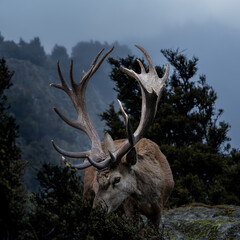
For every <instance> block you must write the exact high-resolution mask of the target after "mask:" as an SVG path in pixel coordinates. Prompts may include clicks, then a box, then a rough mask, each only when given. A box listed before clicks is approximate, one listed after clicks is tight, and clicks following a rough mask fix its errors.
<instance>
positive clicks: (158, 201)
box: [84, 138, 174, 225]
mask: <svg viewBox="0 0 240 240" xmlns="http://www.w3.org/2000/svg"><path fill="white" fill-rule="evenodd" d="M123 142H124V140H117V141H114V144H115V147H116V149H117V148H119V146H120V145H121V144H122V143H123ZM103 149H104V148H103ZM135 149H136V152H137V154H138V160H137V163H136V164H135V165H132V166H130V165H129V164H128V163H127V162H126V155H125V156H124V157H123V158H122V160H121V162H120V164H119V165H118V166H117V167H116V168H115V169H107V170H105V171H103V172H100V173H98V172H97V170H96V169H95V168H94V167H89V168H87V169H85V170H84V176H85V177H84V195H85V196H93V197H94V198H95V199H94V203H95V204H96V205H99V204H100V205H102V204H101V201H102V200H103V199H104V203H106V205H108V206H109V205H111V203H110V202H111V201H110V200H106V199H111V197H112V196H111V194H113V195H114V194H116V193H115V192H117V191H118V190H116V187H115V188H114V186H112V177H113V176H120V177H121V179H122V180H121V181H122V183H121V184H123V186H121V190H119V193H118V195H116V196H119V197H120V196H121V195H124V196H125V195H126V197H122V198H125V199H123V200H122V202H121V203H123V207H124V210H125V213H126V214H127V215H128V216H130V215H133V214H134V212H135V211H136V210H139V211H140V212H141V213H142V214H143V215H145V216H146V217H147V218H148V219H149V220H150V221H151V222H153V223H154V224H157V225H158V224H159V223H160V219H161V211H162V209H163V206H164V204H165V203H166V202H167V200H168V198H169V196H170V194H171V192H172V189H173V187H174V181H173V176H172V172H171V169H170V166H169V164H168V161H167V159H166V157H165V156H164V155H163V153H162V152H161V151H160V149H159V147H158V145H157V144H155V143H154V142H152V141H151V140H149V139H146V138H143V139H141V140H140V141H139V142H138V143H137V144H136V145H135ZM124 181H125V182H126V184H125V185H124V183H125V182H124ZM125 186H126V188H127V190H126V193H125ZM113 192H114V193H113ZM105 195H108V196H107V197H105ZM114 196H115V195H114ZM113 199H116V197H114V198H113ZM108 201H109V202H108ZM112 201H113V200H112ZM114 201H115V200H114ZM119 201H121V200H119ZM116 204H117V205H118V204H119V203H116ZM117 205H116V206H117Z"/></svg>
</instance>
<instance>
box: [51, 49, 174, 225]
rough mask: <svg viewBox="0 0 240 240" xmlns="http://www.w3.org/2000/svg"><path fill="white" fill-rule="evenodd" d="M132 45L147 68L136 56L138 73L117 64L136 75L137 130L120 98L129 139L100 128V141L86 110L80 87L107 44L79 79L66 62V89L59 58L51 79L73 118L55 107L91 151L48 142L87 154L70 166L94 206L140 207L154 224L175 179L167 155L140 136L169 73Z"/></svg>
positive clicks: (69, 154) (130, 210)
mask: <svg viewBox="0 0 240 240" xmlns="http://www.w3.org/2000/svg"><path fill="white" fill-rule="evenodd" d="M136 47H137V48H139V49H140V50H141V51H142V52H143V54H144V55H145V57H146V59H147V61H148V63H149V71H148V72H146V70H145V68H144V66H143V64H142V63H141V61H139V60H138V63H139V65H140V68H141V73H140V74H137V73H135V72H134V71H133V70H129V69H126V68H123V67H121V70H122V71H123V72H124V73H125V74H127V75H129V76H132V77H133V78H135V79H136V80H137V81H138V83H139V85H140V87H141V94H142V112H141V119H140V123H139V126H138V128H137V129H136V131H135V132H133V130H132V127H131V124H130V122H129V120H128V115H127V114H126V112H125V111H124V109H123V107H122V104H121V102H120V101H119V104H120V108H121V111H122V114H123V117H124V120H125V123H126V131H127V136H128V139H124V140H116V141H113V140H112V137H111V136H110V135H109V134H108V133H105V135H104V142H103V143H101V141H100V138H99V136H98V134H97V132H96V130H95V128H94V127H93V124H92V122H91V120H90V117H89V115H88V112H87V109H86V102H85V92H86V87H87V83H88V81H89V79H90V78H91V77H92V75H93V74H94V73H95V72H96V71H97V69H98V68H99V66H100V65H101V63H102V62H103V60H104V59H105V58H106V57H107V56H108V54H109V53H110V52H111V51H112V50H113V48H112V49H110V50H109V51H108V52H106V53H105V54H104V55H103V56H102V57H101V59H100V60H99V61H98V62H97V60H98V58H99V56H100V55H101V53H102V52H103V50H101V51H100V52H99V53H98V54H97V56H96V57H95V58H94V60H93V62H92V64H91V66H90V68H89V70H88V71H87V72H86V73H85V72H83V76H82V80H81V82H80V83H76V82H75V81H74V80H73V74H72V69H73V62H72V61H71V66H70V84H71V88H69V87H68V85H67V84H66V82H65V80H64V78H63V76H62V73H61V70H60V67H59V62H58V64H57V67H58V74H59V77H60V79H61V85H60V84H51V86H53V87H56V88H59V89H61V90H63V91H65V92H66V93H67V94H68V96H69V97H70V99H71V100H72V103H73V105H74V107H75V109H76V111H77V113H78V118H77V120H75V121H73V120H69V119H68V118H66V117H65V116H63V115H62V114H61V113H60V112H59V111H58V110H57V109H56V108H54V110H55V112H56V113H57V114H58V115H59V116H60V117H61V118H62V119H63V120H64V121H65V122H66V123H67V124H69V125H70V126H72V127H74V128H77V129H79V130H81V131H84V132H85V133H86V134H87V135H88V137H89V139H90V141H91V144H92V146H91V150H89V151H86V152H68V151H65V150H63V149H62V148H60V147H58V146H57V145H56V144H55V143H54V142H53V141H52V144H53V146H54V148H55V149H56V150H57V151H58V152H59V153H61V154H62V155H64V156H67V157H71V158H85V159H86V160H85V161H84V162H82V163H78V164H72V167H74V168H77V169H85V170H84V194H85V196H89V195H92V196H93V197H94V202H93V206H97V205H100V206H101V207H102V208H103V209H105V210H106V211H107V212H111V211H114V210H116V209H117V208H118V207H119V206H120V205H121V204H123V208H124V210H125V213H126V214H127V215H128V216H129V215H133V214H134V212H135V211H136V210H139V211H140V212H141V213H142V214H143V215H145V216H146V217H147V218H148V220H149V221H150V222H152V223H154V224H156V225H158V224H159V223H160V219H161V210H162V209H163V206H164V204H165V203H166V202H167V200H168V198H169V196H170V194H171V192H172V189H173V186H174V181H173V176H172V172H171V169H170V167H169V164H168V161H167V159H166V157H165V156H164V155H163V153H162V152H161V151H160V149H159V147H158V146H157V144H155V143H154V142H152V141H151V140H148V139H146V138H143V136H144V134H145V133H146V131H147V129H148V127H149V126H150V124H152V122H153V120H154V117H155V114H156V111H157V105H158V102H159V99H160V96H161V93H162V91H163V89H164V87H165V82H166V80H167V78H168V74H169V66H168V65H167V67H166V71H165V74H164V76H163V78H159V77H158V75H157V72H156V70H155V67H154V65H153V63H152V60H151V58H150V57H149V55H148V53H147V52H146V51H145V50H144V49H143V48H142V47H139V46H136ZM63 160H64V157H63Z"/></svg>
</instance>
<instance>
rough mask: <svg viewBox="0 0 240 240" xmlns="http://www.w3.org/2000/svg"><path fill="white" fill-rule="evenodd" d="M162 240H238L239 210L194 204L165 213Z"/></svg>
mask: <svg viewBox="0 0 240 240" xmlns="http://www.w3.org/2000/svg"><path fill="white" fill-rule="evenodd" d="M162 229H163V239H184V240H185V239H196V240H197V239H199V240H200V239H201V240H203V239H234V240H235V239H240V207H238V206H229V205H221V206H214V207H212V206H208V205H204V204H199V205H198V204H195V205H191V206H185V207H179V208H175V209H171V210H168V211H164V213H163V218H162Z"/></svg>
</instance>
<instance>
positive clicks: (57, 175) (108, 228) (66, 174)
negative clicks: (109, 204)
mask: <svg viewBox="0 0 240 240" xmlns="http://www.w3.org/2000/svg"><path fill="white" fill-rule="evenodd" d="M38 180H39V181H40V188H39V191H38V193H36V194H34V195H33V196H32V204H33V206H34V208H33V209H32V212H31V214H30V216H29V229H28V239H51V240H53V239H57V240H60V239H65V240H66V239H69V240H70V239H71V240H72V239H78V240H80V239H84V240H85V239H98V240H101V239H117V240H120V239H133V240H134V239H136V240H137V239H159V238H156V236H157V235H158V236H159V234H160V230H157V229H156V230H154V229H152V228H150V227H149V228H146V229H145V230H144V232H143V231H142V230H143V228H144V226H145V225H144V222H143V220H142V219H141V218H140V216H135V218H127V217H126V216H125V215H124V214H123V211H122V210H121V209H120V210H119V211H118V212H116V213H111V214H106V213H105V212H103V210H102V209H99V208H96V209H92V207H91V206H92V203H91V201H90V200H87V199H84V198H83V185H82V182H81V177H80V176H79V174H78V173H77V172H76V171H75V170H73V169H71V168H67V167H64V168H63V167H59V166H56V165H50V164H44V165H43V167H42V169H41V170H40V171H39V173H38Z"/></svg>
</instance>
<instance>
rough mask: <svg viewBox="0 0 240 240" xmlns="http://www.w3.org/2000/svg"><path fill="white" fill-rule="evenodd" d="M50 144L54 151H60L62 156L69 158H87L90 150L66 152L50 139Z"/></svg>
mask: <svg viewBox="0 0 240 240" xmlns="http://www.w3.org/2000/svg"><path fill="white" fill-rule="evenodd" d="M52 145H53V147H54V148H55V150H56V151H58V152H59V153H61V154H62V155H63V156H66V157H71V158H87V157H88V156H89V154H90V151H87V152H68V151H65V150H64V149H62V148H60V147H59V146H57V145H56V144H55V143H54V141H53V140H52Z"/></svg>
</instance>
